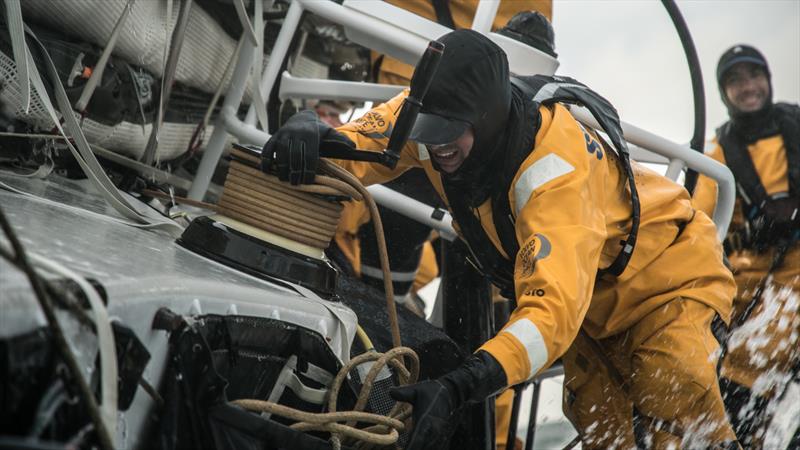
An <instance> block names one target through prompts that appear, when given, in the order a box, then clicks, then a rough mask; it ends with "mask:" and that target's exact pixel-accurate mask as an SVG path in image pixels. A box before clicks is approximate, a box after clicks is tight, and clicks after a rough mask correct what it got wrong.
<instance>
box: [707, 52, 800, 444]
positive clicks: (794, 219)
mask: <svg viewBox="0 0 800 450" xmlns="http://www.w3.org/2000/svg"><path fill="white" fill-rule="evenodd" d="M737 47H738V49H737ZM737 47H734V48H732V49H731V50H729V51H728V52H726V53H725V54H724V55H723V57H722V58H721V59H720V64H719V69H720V70H719V71H718V81H719V82H720V91H721V92H722V94H723V101H725V104H726V106H728V110H729V113H730V117H731V119H730V121H729V122H727V123H725V124H723V125H722V126H721V127H720V128H719V129H718V130H717V136H716V142H715V143H714V144H713V145H712V147H711V149H710V151H709V152H707V154H708V156H710V157H711V158H713V159H715V160H717V161H719V162H721V163H723V164H726V165H727V166H728V167H729V168H730V169H731V172H733V175H734V178H735V179H736V187H737V199H736V208H735V210H734V215H733V219H732V221H731V226H730V229H729V231H728V236H727V238H726V239H725V248H726V252H727V256H728V259H729V261H730V265H731V268H732V270H733V273H734V276H735V279H736V284H737V286H738V290H737V292H738V293H737V296H736V297H735V298H734V302H733V312H732V319H731V320H732V324H733V325H732V326H731V328H730V330H728V331H727V333H724V334H723V335H722V336H721V339H722V342H723V348H724V349H725V356H724V358H723V360H722V362H721V364H720V376H721V378H722V382H721V387H722V390H723V396H724V398H725V401H726V404H728V405H729V406H730V407H731V408H732V409H731V411H738V410H739V409H741V408H739V407H738V406H737V405H738V404H740V403H742V402H747V403H748V405H750V406H752V407H753V408H752V410H751V411H750V412H751V413H752V414H750V415H749V416H746V417H745V416H741V417H735V418H733V419H732V421H733V424H734V426H735V427H736V431H737V435H738V436H739V438H740V439H741V440H742V443H743V444H745V445H748V446H758V445H760V444H759V441H760V440H761V437H759V436H760V435H762V433H763V427H764V426H765V425H766V424H765V423H764V422H763V420H762V419H763V417H761V413H762V412H763V411H759V409H760V408H761V407H762V406H763V405H764V404H765V403H768V402H769V401H771V399H773V398H775V397H776V396H780V395H781V392H782V390H783V389H784V381H781V379H782V378H783V375H788V374H791V373H792V370H794V369H793V367H796V366H797V364H798V361H800V340H798V336H800V311H798V304H797V301H796V298H797V295H798V293H800V245H798V242H800V217H798V216H800V211H798V209H800V107H798V106H797V105H789V104H785V103H776V104H773V103H772V100H771V99H769V101H768V102H767V104H766V105H765V107H764V108H762V109H761V110H759V111H756V112H754V113H748V114H743V113H739V112H737V111H735V110H733V109H732V108H731V107H730V104H729V103H728V101H727V98H726V97H725V93H724V86H723V83H724V82H725V81H726V80H725V73H726V70H729V69H730V68H731V67H733V66H734V65H735V64H737V63H739V62H745V63H752V64H756V65H758V66H760V67H762V68H763V70H764V71H765V72H766V74H767V77H769V68H768V66H767V63H766V60H764V58H763V56H762V55H761V54H760V53H758V51H757V50H755V49H752V47H747V46H737ZM723 69H724V70H723ZM770 89H771V85H770ZM716 197H717V187H716V184H715V183H714V181H712V180H711V179H709V178H707V177H704V176H701V177H700V179H699V181H698V187H697V190H696V193H695V196H694V203H695V205H696V206H697V207H698V208H699V209H702V210H703V211H706V212H708V213H713V211H714V209H715V206H716ZM758 380H760V381H758ZM757 381H758V382H757ZM755 388H757V392H755V391H754V389H755ZM762 437H763V435H762Z"/></svg>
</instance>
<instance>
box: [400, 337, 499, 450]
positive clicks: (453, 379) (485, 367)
mask: <svg viewBox="0 0 800 450" xmlns="http://www.w3.org/2000/svg"><path fill="white" fill-rule="evenodd" d="M506 384H507V378H506V373H505V371H504V370H503V367H502V366H500V363H498V362H497V360H496V359H494V357H493V356H492V355H490V354H489V353H488V352H485V351H482V350H480V351H478V352H477V353H475V354H474V355H472V356H470V357H469V358H468V359H467V360H466V361H465V362H464V364H462V365H461V367H459V368H458V369H456V370H454V371H452V372H449V373H447V374H445V375H443V376H442V377H440V378H439V379H436V380H428V381H422V382H420V383H416V384H411V385H408V386H400V387H396V388H393V389H392V390H390V391H389V395H391V396H392V398H394V399H395V400H397V401H400V402H405V403H411V404H412V405H413V407H414V410H413V412H412V418H413V420H414V429H413V432H412V433H411V439H410V440H409V442H408V445H407V446H406V450H427V449H431V450H433V449H439V448H443V447H444V445H445V444H446V443H447V441H448V440H449V438H450V434H451V433H452V431H453V428H454V425H455V424H454V423H451V422H452V418H453V416H454V413H455V412H456V411H457V410H458V409H459V408H461V407H462V406H464V405H465V404H468V403H478V402H482V401H484V400H486V399H487V398H488V397H489V396H491V395H494V394H496V393H497V392H498V391H500V390H501V389H503V388H504V387H506Z"/></svg>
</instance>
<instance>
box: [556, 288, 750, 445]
mask: <svg viewBox="0 0 800 450" xmlns="http://www.w3.org/2000/svg"><path fill="white" fill-rule="evenodd" d="M713 316H714V311H713V310H711V309H709V308H707V307H706V306H705V305H703V304H701V303H699V302H696V301H693V300H689V299H682V298H676V299H675V300H674V301H671V302H669V303H667V304H665V305H664V306H662V307H661V308H659V309H657V310H655V311H653V312H652V313H650V314H648V315H647V316H646V317H644V318H643V319H642V320H641V321H639V322H638V323H637V324H636V325H635V326H633V327H631V328H630V329H628V330H626V331H625V332H623V333H621V334H619V335H616V336H611V337H608V338H606V339H601V340H598V341H597V344H598V346H597V347H599V349H600V351H602V352H603V355H601V356H598V355H597V352H596V349H597V347H595V346H593V345H591V344H590V343H589V342H587V339H586V338H585V337H584V336H578V338H577V339H576V340H575V342H574V343H573V345H572V347H570V349H569V351H568V352H567V353H566V354H565V355H564V357H563V361H564V370H565V373H567V374H569V375H567V376H565V378H564V395H563V397H562V398H563V409H564V412H565V414H566V416H567V417H568V418H569V419H570V421H571V422H572V424H573V425H574V426H575V428H576V430H577V431H578V433H579V435H580V436H581V438H582V439H581V440H582V445H583V448H585V449H608V448H654V449H663V448H700V447H701V446H696V445H692V444H688V445H687V444H686V443H682V442H691V440H689V441H683V438H684V437H686V438H690V437H691V438H694V439H697V442H704V441H705V442H706V443H707V444H706V445H702V448H718V447H712V445H710V444H711V443H724V442H730V441H735V440H736V437H735V435H734V433H733V431H732V429H731V427H730V425H729V424H728V422H727V419H726V416H725V410H724V404H723V402H722V399H721V397H720V390H719V386H718V384H717V373H716V370H715V364H714V362H715V361H716V357H715V352H716V350H717V348H718V344H717V342H716V339H715V338H714V335H713V334H712V332H711V320H712V318H713ZM601 357H602V358H603V359H605V361H602V360H601ZM607 362H608V363H610V364H612V366H613V367H614V369H615V370H616V371H617V372H618V373H619V374H621V375H622V377H623V379H624V380H625V383H624V384H622V385H621V384H620V383H619V382H618V381H616V380H614V376H613V375H611V374H610V372H609V370H608V368H607V366H606V363H607ZM634 409H635V411H637V413H636V414H634V415H632V414H631V411H632V410H634ZM703 416H705V419H704V420H702V421H700V422H698V421H696V419H697V417H703ZM649 417H656V418H658V419H661V420H663V421H664V422H663V423H657V422H658V421H653V420H650V419H648V418H649ZM637 434H638V435H640V436H647V435H650V436H651V438H652V441H651V442H650V444H649V445H646V446H643V447H641V446H637ZM724 448H727V447H724ZM731 448H739V447H738V446H733V447H731Z"/></svg>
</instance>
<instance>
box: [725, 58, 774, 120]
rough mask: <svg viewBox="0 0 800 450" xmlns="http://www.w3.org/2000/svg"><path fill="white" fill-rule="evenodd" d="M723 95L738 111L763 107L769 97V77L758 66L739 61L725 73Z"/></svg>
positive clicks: (748, 110)
mask: <svg viewBox="0 0 800 450" xmlns="http://www.w3.org/2000/svg"><path fill="white" fill-rule="evenodd" d="M724 86H725V96H726V97H728V101H729V102H730V103H731V105H733V107H734V108H736V109H737V110H739V111H740V112H744V113H747V112H754V111H758V110H760V109H761V108H763V107H764V104H765V103H766V101H767V99H768V98H769V79H768V78H767V74H766V72H764V69H763V68H761V67H760V66H758V65H756V64H752V63H739V64H736V65H735V66H733V67H731V69H730V70H729V71H728V73H727V74H726V75H725V84H724Z"/></svg>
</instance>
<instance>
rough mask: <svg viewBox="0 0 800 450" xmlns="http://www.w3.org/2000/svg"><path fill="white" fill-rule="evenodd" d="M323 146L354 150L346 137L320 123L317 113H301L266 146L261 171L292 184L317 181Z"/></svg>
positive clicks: (287, 123)
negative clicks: (273, 174)
mask: <svg viewBox="0 0 800 450" xmlns="http://www.w3.org/2000/svg"><path fill="white" fill-rule="evenodd" d="M320 146H323V147H329V146H344V147H347V148H350V149H353V148H355V144H353V141H351V140H350V139H348V138H347V136H345V135H343V134H341V133H339V132H338V131H336V130H334V129H333V128H331V127H330V126H329V125H328V124H326V123H325V122H323V121H321V120H320V119H319V117H318V116H317V113H315V112H314V111H301V112H299V113H297V114H295V115H293V116H292V117H290V118H289V120H287V121H286V123H285V124H284V125H283V126H282V127H280V129H278V131H277V132H275V134H274V135H272V137H270V139H269V141H267V143H266V144H264V150H263V151H262V152H261V170H263V171H264V172H266V173H275V174H276V175H277V176H278V178H279V179H280V180H282V181H288V182H289V183H291V184H309V183H313V182H314V177H315V175H316V173H317V165H318V163H319V149H320Z"/></svg>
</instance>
